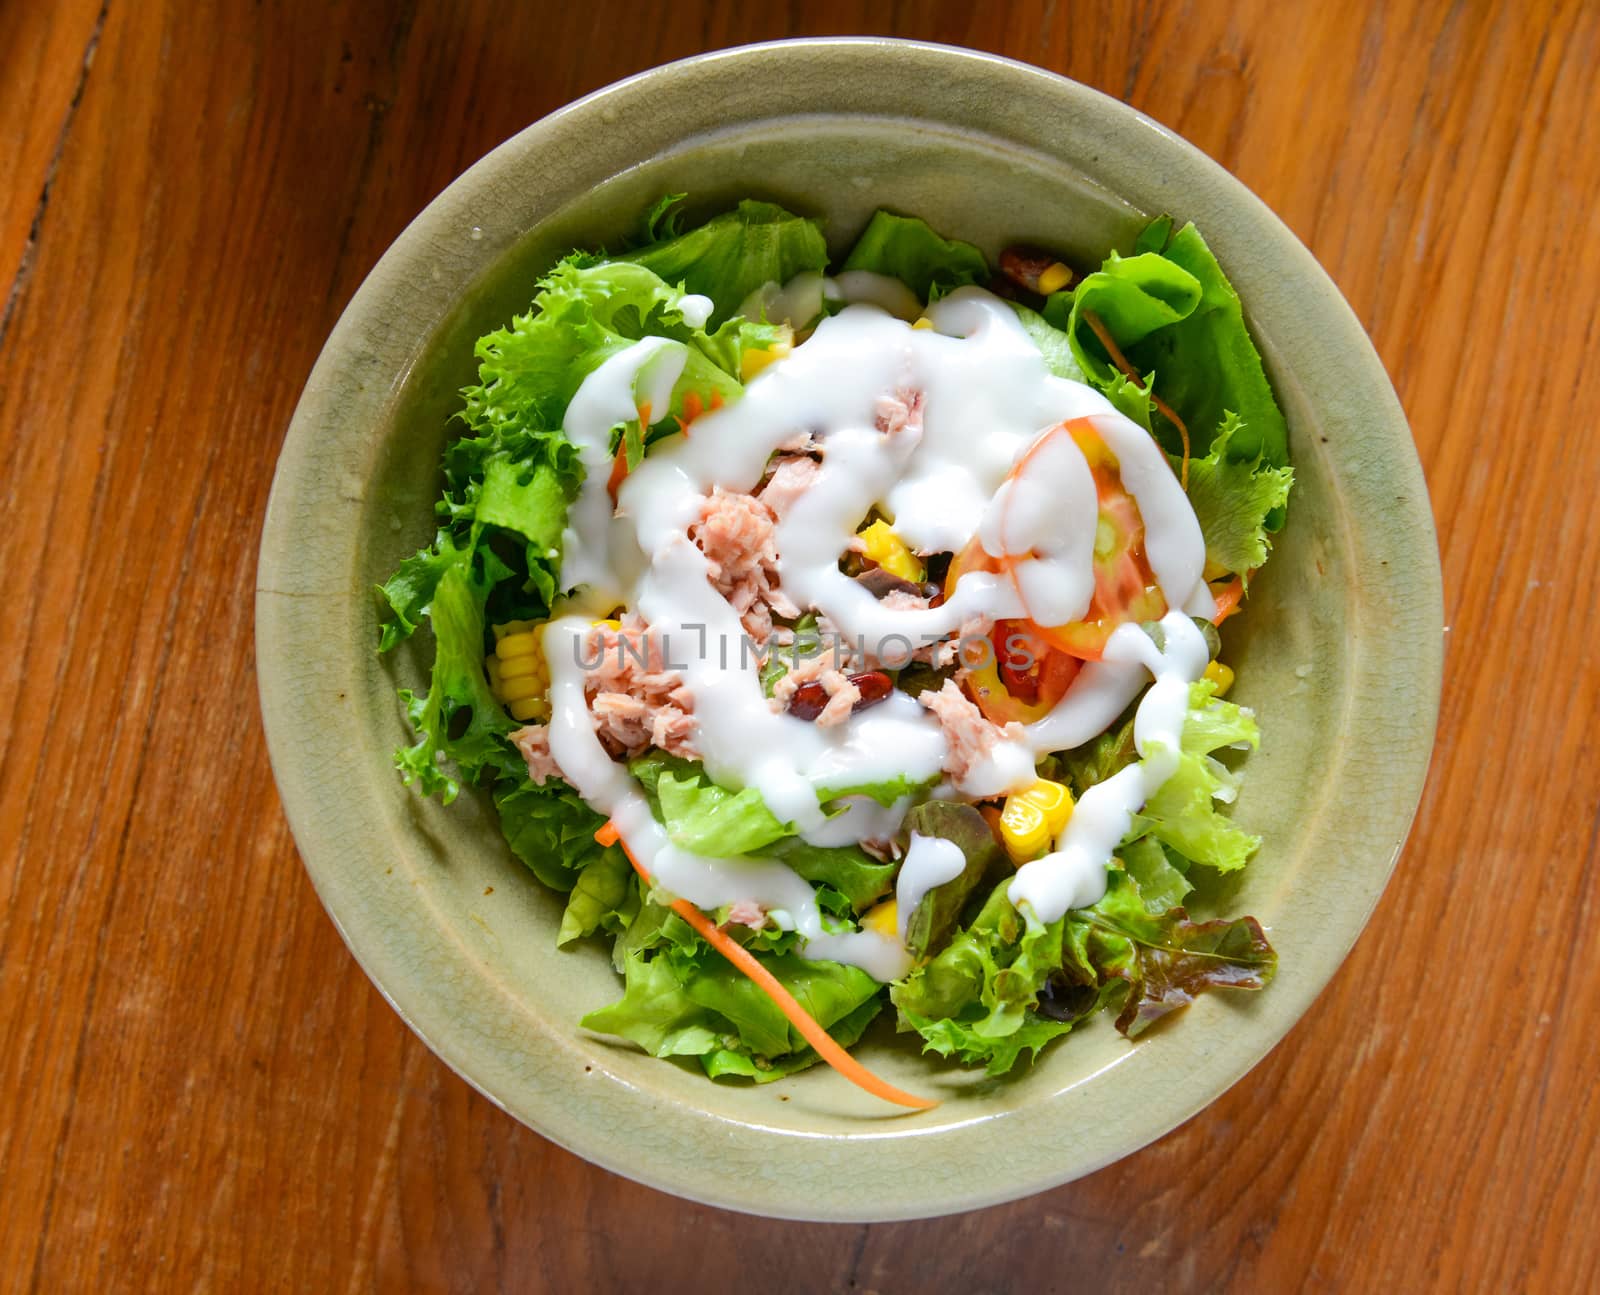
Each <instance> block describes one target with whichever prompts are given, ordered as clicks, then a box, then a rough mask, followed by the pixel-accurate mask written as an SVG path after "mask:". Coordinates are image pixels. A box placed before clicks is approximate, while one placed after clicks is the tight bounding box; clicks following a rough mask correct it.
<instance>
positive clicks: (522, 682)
mask: <svg viewBox="0 0 1600 1295" xmlns="http://www.w3.org/2000/svg"><path fill="white" fill-rule="evenodd" d="M549 691H550V681H549V680H548V679H541V678H540V677H539V676H538V675H532V674H530V675H524V676H523V677H522V678H520V679H503V680H501V683H500V700H501V702H502V703H505V704H510V703H511V702H514V701H526V700H527V699H528V698H529V697H543V696H544V695H545V694H546V693H547V692H549Z"/></svg>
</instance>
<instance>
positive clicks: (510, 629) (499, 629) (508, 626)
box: [493, 621, 543, 644]
mask: <svg viewBox="0 0 1600 1295" xmlns="http://www.w3.org/2000/svg"><path fill="white" fill-rule="evenodd" d="M542 623H543V622H542V621H506V622H505V624H503V625H496V626H494V627H493V628H494V641H495V642H496V643H497V644H498V643H499V642H500V640H501V639H503V638H505V637H506V635H508V634H526V633H527V632H528V631H529V630H536V629H538V628H539V626H540V625H541V624H542Z"/></svg>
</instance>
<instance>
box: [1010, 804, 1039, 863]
mask: <svg viewBox="0 0 1600 1295" xmlns="http://www.w3.org/2000/svg"><path fill="white" fill-rule="evenodd" d="M1000 841H1001V843H1002V844H1003V845H1004V846H1005V847H1006V853H1007V854H1009V855H1010V856H1011V862H1012V863H1016V864H1022V863H1026V862H1028V860H1029V859H1036V858H1038V857H1039V855H1040V854H1042V853H1043V852H1044V850H1045V849H1046V847H1048V846H1049V844H1050V825H1049V824H1048V823H1047V822H1045V817H1044V810H1042V809H1040V808H1039V806H1038V805H1036V804H1034V803H1033V801H1031V800H1024V799H1023V798H1022V797H1020V796H1007V797H1006V807H1005V808H1004V809H1003V810H1001V811H1000Z"/></svg>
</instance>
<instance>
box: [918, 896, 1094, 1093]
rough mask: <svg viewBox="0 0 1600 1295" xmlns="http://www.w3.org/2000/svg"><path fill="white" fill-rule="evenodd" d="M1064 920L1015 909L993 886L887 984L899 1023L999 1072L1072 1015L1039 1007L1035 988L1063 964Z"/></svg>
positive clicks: (927, 1043) (933, 1048) (1058, 1031)
mask: <svg viewBox="0 0 1600 1295" xmlns="http://www.w3.org/2000/svg"><path fill="white" fill-rule="evenodd" d="M1065 920H1066V919H1064V918H1063V919H1061V920H1060V921H1056V922H1052V923H1050V924H1049V925H1048V926H1047V925H1045V924H1044V923H1042V922H1040V921H1039V920H1038V919H1037V918H1035V917H1033V916H1031V915H1029V914H1026V913H1022V912H1019V911H1018V910H1017V909H1016V908H1015V907H1013V905H1012V903H1011V900H1010V899H1009V898H1008V897H1007V895H1006V884H1005V883H1003V882H1002V883H1001V884H1000V885H997V886H996V887H995V888H994V889H993V890H992V891H991V892H990V893H989V897H988V899H987V900H986V901H985V903H984V905H983V908H982V910H981V911H980V912H979V914H978V916H977V917H976V918H974V919H973V921H972V924H971V925H970V926H968V927H967V928H966V929H965V930H962V931H959V932H957V933H956V935H955V937H954V938H953V939H951V941H950V943H949V944H948V945H947V946H946V947H945V949H944V950H943V951H942V952H941V953H940V954H939V955H938V956H937V957H935V958H934V959H932V961H930V962H928V963H926V964H924V965H923V966H921V967H918V968H916V969H915V970H914V971H912V973H911V974H910V975H909V976H908V977H907V978H906V979H905V980H903V981H901V982H900V983H899V984H896V985H894V986H892V987H891V988H890V991H889V997H890V1001H891V1002H893V1003H894V1005H895V1008H896V1009H897V1011H898V1013H899V1022H900V1028H901V1029H902V1030H915V1031H916V1032H917V1033H918V1034H920V1035H921V1036H922V1040H923V1050H924V1051H927V1052H936V1053H938V1054H939V1055H941V1056H947V1057H955V1058H957V1059H958V1060H960V1061H963V1062H965V1063H967V1064H975V1063H978V1062H984V1063H986V1065H987V1068H988V1073H989V1074H991V1075H1002V1074H1005V1073H1006V1072H1007V1071H1008V1070H1010V1069H1011V1068H1012V1067H1013V1066H1014V1065H1015V1064H1016V1063H1017V1060H1018V1058H1019V1057H1021V1055H1022V1053H1023V1052H1024V1051H1026V1052H1028V1053H1029V1054H1030V1055H1035V1054H1037V1053H1038V1051H1039V1049H1040V1048H1042V1047H1043V1046H1044V1045H1045V1044H1046V1043H1048V1042H1049V1041H1050V1040H1051V1039H1053V1038H1056V1037H1057V1036H1058V1035H1062V1034H1065V1033H1066V1032H1067V1031H1068V1030H1070V1029H1071V1028H1072V1026H1073V1024H1074V1019H1067V1020H1053V1019H1051V1018H1049V1017H1048V1016H1046V1015H1043V1014H1041V1013H1040V1012H1039V1011H1038V1010H1037V1007H1038V1002H1039V991H1040V990H1041V988H1042V987H1043V986H1044V984H1045V982H1046V981H1047V980H1048V979H1049V978H1050V977H1051V976H1052V975H1053V974H1054V973H1056V972H1058V971H1059V970H1060V968H1061V956H1062V955H1061V939H1062V929H1063V925H1064V922H1065Z"/></svg>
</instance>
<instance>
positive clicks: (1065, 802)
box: [1016, 778, 1072, 839]
mask: <svg viewBox="0 0 1600 1295" xmlns="http://www.w3.org/2000/svg"><path fill="white" fill-rule="evenodd" d="M1016 795H1017V797H1018V798H1019V799H1021V800H1025V801H1028V802H1029V803H1030V804H1033V805H1037V806H1038V807H1039V809H1040V811H1041V812H1042V813H1043V814H1044V822H1045V827H1046V829H1047V830H1048V831H1049V833H1050V836H1051V838H1052V839H1053V838H1055V837H1058V836H1060V835H1061V833H1062V830H1063V829H1064V828H1065V827H1066V826H1067V820H1068V819H1069V818H1071V817H1072V793H1071V792H1070V791H1068V790H1067V789H1066V787H1064V786H1062V785H1061V784H1060V783H1059V782H1051V781H1050V780H1049V779H1048V778H1040V779H1038V780H1037V781H1035V782H1034V784H1033V785H1032V786H1031V787H1029V788H1027V789H1026V790H1024V791H1019V792H1017V793H1016Z"/></svg>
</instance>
